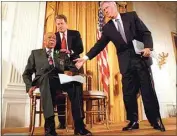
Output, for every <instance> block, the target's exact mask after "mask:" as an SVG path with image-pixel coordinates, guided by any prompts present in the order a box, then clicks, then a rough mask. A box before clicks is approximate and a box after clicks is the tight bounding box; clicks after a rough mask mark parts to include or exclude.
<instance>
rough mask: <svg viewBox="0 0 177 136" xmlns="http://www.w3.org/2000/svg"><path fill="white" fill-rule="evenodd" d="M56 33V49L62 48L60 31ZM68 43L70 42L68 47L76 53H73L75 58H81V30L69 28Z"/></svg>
mask: <svg viewBox="0 0 177 136" xmlns="http://www.w3.org/2000/svg"><path fill="white" fill-rule="evenodd" d="M55 35H56V38H57V44H56V47H55V50H60V49H61V37H60V34H59V32H56V33H55ZM67 44H68V49H69V50H70V51H71V50H72V51H73V52H74V54H72V57H74V58H73V59H75V58H79V57H80V56H79V54H81V53H82V52H83V43H82V39H81V36H80V33H79V31H76V30H67Z"/></svg>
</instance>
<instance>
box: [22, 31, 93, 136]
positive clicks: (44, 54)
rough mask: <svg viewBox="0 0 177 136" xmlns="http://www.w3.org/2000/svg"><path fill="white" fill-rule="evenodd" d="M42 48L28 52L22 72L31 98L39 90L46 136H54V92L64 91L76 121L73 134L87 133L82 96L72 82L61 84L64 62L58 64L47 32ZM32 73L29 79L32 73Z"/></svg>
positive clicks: (54, 36)
mask: <svg viewBox="0 0 177 136" xmlns="http://www.w3.org/2000/svg"><path fill="white" fill-rule="evenodd" d="M44 46H45V48H44V49H37V50H33V51H32V52H31V55H30V57H29V59H28V62H27V66H26V68H25V71H24V73H23V80H24V82H25V84H26V90H27V93H28V94H29V96H30V97H31V96H32V94H33V91H34V90H35V88H37V87H39V88H40V93H41V100H42V107H43V111H44V118H45V125H44V129H45V135H46V136H56V135H57V133H56V131H55V122H54V105H55V104H56V103H55V96H56V92H57V91H60V90H64V91H66V92H67V93H68V96H69V99H70V101H71V108H72V116H73V120H74V122H75V124H77V125H75V133H77V134H80V135H86V134H90V135H91V132H89V131H88V130H87V129H85V127H84V123H83V117H84V112H83V108H82V104H81V100H82V95H81V93H82V92H80V90H79V89H77V86H75V87H73V82H71V83H67V84H63V85H61V84H60V80H59V77H58V73H63V63H61V62H60V59H59V55H60V54H58V53H56V52H54V48H55V46H56V35H55V34H54V33H47V34H46V35H45V36H44ZM33 73H34V74H35V78H34V80H32V74H33Z"/></svg>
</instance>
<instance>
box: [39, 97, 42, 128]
mask: <svg viewBox="0 0 177 136" xmlns="http://www.w3.org/2000/svg"><path fill="white" fill-rule="evenodd" d="M39 101H40V103H39V126H40V127H41V120H42V102H41V99H40V100H39Z"/></svg>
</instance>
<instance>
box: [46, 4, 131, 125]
mask: <svg viewBox="0 0 177 136" xmlns="http://www.w3.org/2000/svg"><path fill="white" fill-rule="evenodd" d="M128 5H129V6H128V11H130V10H132V3H131V2H128ZM98 7H99V6H98V2H96V1H95V2H79V1H77V2H76V1H75V2H66V1H65V2H64V1H61V2H47V5H46V17H45V33H46V32H56V26H55V21H54V18H55V15H57V14H64V15H66V17H67V19H68V27H69V29H74V30H78V31H79V32H80V34H81V37H82V40H83V45H84V52H83V54H81V57H82V56H83V55H85V54H86V53H87V52H88V51H89V50H90V48H91V47H92V46H93V45H94V43H95V42H96V29H97V21H98ZM111 44H112V43H110V44H109V46H108V56H109V58H108V60H109V66H110V91H109V107H110V109H109V110H110V115H109V117H110V120H111V121H112V122H120V121H125V119H126V116H125V110H122V109H124V104H123V97H122V95H121V94H122V86H121V75H120V73H119V66H118V60H117V55H116V50H115V47H114V46H113V45H111ZM87 70H90V71H91V72H93V81H92V90H98V89H99V88H100V87H99V79H98V77H99V72H98V66H97V59H96V57H95V58H94V59H92V60H91V61H87V63H86V64H85V65H84V71H85V72H86V71H87ZM115 75H118V77H117V78H115ZM116 80H117V81H116ZM115 81H116V82H117V84H118V88H117V89H115V88H116V87H115Z"/></svg>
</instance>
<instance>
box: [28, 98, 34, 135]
mask: <svg viewBox="0 0 177 136" xmlns="http://www.w3.org/2000/svg"><path fill="white" fill-rule="evenodd" d="M32 104H33V98H30V125H29V132H31V127H32V112H33V107H32Z"/></svg>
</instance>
